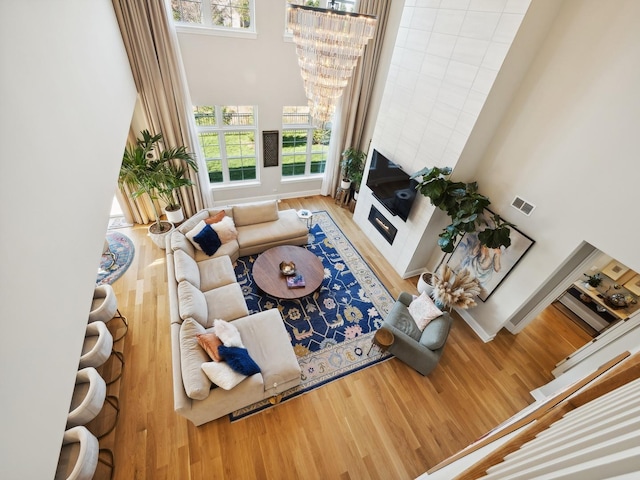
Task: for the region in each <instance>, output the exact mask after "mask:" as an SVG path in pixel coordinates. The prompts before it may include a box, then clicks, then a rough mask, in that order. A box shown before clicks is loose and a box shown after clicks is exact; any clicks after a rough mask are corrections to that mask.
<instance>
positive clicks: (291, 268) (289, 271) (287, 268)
mask: <svg viewBox="0 0 640 480" xmlns="http://www.w3.org/2000/svg"><path fill="white" fill-rule="evenodd" d="M280 272H281V273H282V274H283V275H287V276H289V275H295V273H296V264H295V263H293V262H280Z"/></svg>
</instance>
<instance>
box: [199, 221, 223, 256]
mask: <svg viewBox="0 0 640 480" xmlns="http://www.w3.org/2000/svg"><path fill="white" fill-rule="evenodd" d="M193 240H194V241H196V242H198V245H200V246H201V247H202V251H203V252H204V253H206V254H207V255H209V256H211V255H213V254H214V253H216V252H217V251H218V249H219V248H220V245H222V242H221V241H220V237H219V236H218V234H217V233H216V231H215V230H214V229H213V228H211V226H210V225H205V227H204V228H203V229H202V230H200V233H199V234H197V235H196V236H195V237H193Z"/></svg>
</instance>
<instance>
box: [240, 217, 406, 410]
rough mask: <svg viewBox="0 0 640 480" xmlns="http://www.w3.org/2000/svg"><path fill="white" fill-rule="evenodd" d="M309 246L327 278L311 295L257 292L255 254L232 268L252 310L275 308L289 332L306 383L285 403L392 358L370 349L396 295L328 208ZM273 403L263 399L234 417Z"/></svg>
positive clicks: (312, 232) (286, 397)
mask: <svg viewBox="0 0 640 480" xmlns="http://www.w3.org/2000/svg"><path fill="white" fill-rule="evenodd" d="M306 248H307V249H308V250H309V251H311V252H313V253H314V254H316V255H317V256H318V257H319V258H320V259H321V260H322V264H323V266H324V280H323V282H322V285H321V286H320V288H319V289H318V290H317V291H316V292H315V293H314V294H313V295H309V296H307V297H303V298H301V299H299V300H281V299H278V298H274V297H271V296H269V295H266V294H264V293H261V292H259V290H258V288H257V286H256V285H255V283H254V282H253V278H252V276H251V271H252V266H253V262H254V261H255V260H256V258H257V257H256V256H255V255H252V256H248V257H240V258H239V259H238V260H237V262H236V264H235V266H234V268H235V273H236V276H237V278H238V282H239V283H240V286H241V287H242V289H243V293H244V297H245V300H246V302H247V306H248V307H249V311H250V312H251V313H256V312H259V311H262V310H266V309H270V308H277V309H278V310H280V313H281V314H282V317H283V319H284V324H285V326H286V328H287V331H288V332H289V337H290V339H291V344H292V345H293V349H294V351H295V353H296V356H297V357H298V362H299V363H300V368H301V369H302V383H301V384H300V385H299V386H298V387H295V388H292V389H290V390H288V391H286V392H285V393H284V395H283V399H282V401H283V402H284V401H286V400H289V399H291V398H293V397H296V396H298V395H301V394H303V393H306V392H308V391H309V390H312V389H314V388H318V387H320V386H322V385H324V384H326V383H328V382H331V381H333V380H336V379H338V378H341V377H344V376H345V375H348V374H350V373H353V372H356V371H358V370H361V369H363V368H366V367H369V366H371V365H374V364H376V363H378V362H381V361H383V360H386V359H388V358H389V357H390V355H389V354H387V353H383V354H382V355H381V354H380V352H379V351H378V350H377V349H376V348H375V347H374V348H373V349H371V348H370V347H371V340H372V337H373V335H374V333H375V331H376V330H377V329H378V328H379V327H380V326H381V325H382V321H383V319H384V317H385V316H386V314H387V313H388V311H389V310H390V308H391V306H392V305H393V302H394V299H393V297H392V296H391V294H390V293H389V291H388V290H387V289H386V288H385V286H384V285H383V284H382V282H381V281H380V280H379V279H378V277H377V276H376V275H375V273H373V271H372V270H371V268H370V267H369V265H367V263H366V262H365V261H364V260H363V258H362V257H361V256H360V254H359V253H358V252H357V250H356V249H355V248H354V247H353V245H352V244H351V242H349V240H347V238H346V237H345V235H344V233H342V231H341V230H340V228H338V226H337V225H336V224H335V223H334V221H333V220H332V218H331V217H330V216H329V214H328V213H327V212H325V211H321V212H314V214H313V225H312V227H311V228H310V231H309V243H308V244H307V245H306ZM370 350H371V352H370ZM271 406H272V405H271V404H270V403H269V401H268V400H264V401H262V402H258V403H256V404H253V405H250V406H248V407H245V408H243V409H241V410H237V411H235V412H233V413H231V414H230V418H231V421H234V420H238V419H240V418H243V417H246V416H247V415H252V414H254V413H257V412H259V411H262V410H264V409H266V408H269V407H271Z"/></svg>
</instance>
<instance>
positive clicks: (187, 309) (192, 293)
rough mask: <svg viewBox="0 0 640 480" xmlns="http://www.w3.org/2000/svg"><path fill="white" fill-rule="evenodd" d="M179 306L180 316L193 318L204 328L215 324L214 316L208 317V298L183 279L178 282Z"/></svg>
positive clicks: (184, 318) (183, 318)
mask: <svg viewBox="0 0 640 480" xmlns="http://www.w3.org/2000/svg"><path fill="white" fill-rule="evenodd" d="M178 308H179V310H180V318H182V320H186V319H187V318H192V319H194V320H195V321H196V322H198V323H199V324H200V325H202V326H203V327H204V328H209V327H212V326H213V320H214V319H213V318H212V319H211V321H209V319H208V310H207V299H206V298H205V296H204V293H202V292H201V291H200V290H198V289H197V288H196V287H194V286H193V285H192V284H191V283H189V282H187V281H186V280H183V281H182V282H180V283H179V284H178Z"/></svg>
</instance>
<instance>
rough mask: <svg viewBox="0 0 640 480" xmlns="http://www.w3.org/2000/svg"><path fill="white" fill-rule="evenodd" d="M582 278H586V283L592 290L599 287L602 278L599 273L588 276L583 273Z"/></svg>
mask: <svg viewBox="0 0 640 480" xmlns="http://www.w3.org/2000/svg"><path fill="white" fill-rule="evenodd" d="M584 276H585V277H587V280H586V282H587V283H588V284H589V285H590V286H591V287H593V288H597V287H599V286H600V284H601V283H602V277H601V276H600V274H599V273H596V274H595V275H589V274H588V273H585V274H584Z"/></svg>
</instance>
